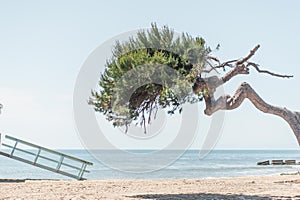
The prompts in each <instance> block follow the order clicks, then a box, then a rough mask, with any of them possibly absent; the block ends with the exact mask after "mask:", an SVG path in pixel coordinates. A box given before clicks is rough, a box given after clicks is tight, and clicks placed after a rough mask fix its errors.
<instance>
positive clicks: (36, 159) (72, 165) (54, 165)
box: [0, 135, 93, 180]
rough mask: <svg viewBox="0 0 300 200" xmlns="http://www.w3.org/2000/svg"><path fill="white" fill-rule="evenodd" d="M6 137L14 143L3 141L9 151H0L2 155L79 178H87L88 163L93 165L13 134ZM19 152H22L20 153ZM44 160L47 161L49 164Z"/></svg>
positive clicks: (89, 163)
mask: <svg viewBox="0 0 300 200" xmlns="http://www.w3.org/2000/svg"><path fill="white" fill-rule="evenodd" d="M0 137H1V136H0ZM5 139H6V140H9V141H10V143H12V144H7V143H2V146H4V147H7V148H8V152H4V151H0V155H3V156H6V157H9V158H12V159H14V160H18V161H21V162H24V163H27V164H30V165H34V166H36V167H39V168H42V169H46V170H49V171H52V172H55V173H58V174H62V175H65V176H68V177H71V178H75V179H77V180H85V178H83V174H84V173H85V172H87V173H88V172H89V171H88V170H86V167H87V166H88V165H93V163H91V162H88V161H85V160H82V159H79V158H75V157H73V156H70V155H67V154H64V153H60V152H58V151H54V150H51V149H48V148H45V147H42V146H39V145H36V144H32V143H30V142H26V141H24V140H20V139H17V138H15V137H12V136H8V135H6V136H5ZM29 149H30V150H29ZM18 153H19V154H20V153H21V154H20V155H19V154H18ZM28 157H30V158H28ZM42 161H47V164H45V162H42Z"/></svg>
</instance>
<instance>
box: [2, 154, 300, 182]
mask: <svg viewBox="0 0 300 200" xmlns="http://www.w3.org/2000/svg"><path fill="white" fill-rule="evenodd" d="M58 151H60V152H63V153H66V154H69V155H72V156H74V157H78V158H81V159H84V160H87V161H90V162H93V163H94V165H93V166H88V168H87V169H88V170H89V171H90V173H85V174H84V177H85V178H87V179H173V178H211V177H238V176H255V175H273V174H280V173H293V172H297V171H300V165H299V166H297V165H294V166H288V165H281V166H273V165H269V166H257V162H259V161H263V160H275V159H280V160H288V159H293V160H297V161H300V150H213V151H211V152H210V153H209V154H208V155H207V156H206V157H204V158H202V159H200V158H199V151H197V150H189V151H186V152H185V153H184V154H183V155H182V156H181V157H180V158H178V159H177V160H176V161H175V162H174V163H172V164H170V165H168V166H165V167H164V168H162V169H159V170H156V171H154V172H147V173H131V172H123V171H120V170H117V169H112V168H110V167H109V166H106V165H105V163H104V164H103V163H102V161H101V160H100V159H99V158H95V157H94V156H93V155H92V154H90V153H89V152H88V151H86V150H58ZM132 152H133V153H151V151H147V150H143V151H141V150H138V151H136V152H135V151H132ZM107 153H110V152H109V151H108V152H107ZM162 153H164V152H162ZM169 153H170V152H165V156H168V154H169ZM127 162H131V161H126V160H122V161H121V162H120V165H129V164H132V163H127ZM152 164H153V165H155V164H157V165H159V161H157V162H153V163H152ZM10 178H18V179H69V178H68V177H65V176H62V175H60V174H56V173H53V172H50V171H47V170H44V169H40V168H37V167H34V166H32V165H28V164H25V163H22V162H19V161H15V160H13V159H10V158H6V157H3V156H0V179H10Z"/></svg>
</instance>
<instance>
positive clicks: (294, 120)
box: [204, 82, 300, 145]
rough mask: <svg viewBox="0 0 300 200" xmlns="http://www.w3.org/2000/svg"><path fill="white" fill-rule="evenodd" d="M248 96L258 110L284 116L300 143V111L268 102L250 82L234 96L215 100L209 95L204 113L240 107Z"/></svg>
mask: <svg viewBox="0 0 300 200" xmlns="http://www.w3.org/2000/svg"><path fill="white" fill-rule="evenodd" d="M246 98H247V99H249V100H250V101H251V102H252V103H253V105H254V106H255V107H256V108H257V109H258V110H260V111H262V112H264V113H268V114H273V115H277V116H279V117H281V118H283V119H284V120H285V121H286V122H287V123H288V124H289V125H290V127H291V128H292V130H293V132H294V134H295V136H296V138H297V141H298V144H299V145H300V113H299V112H292V111H290V110H288V109H286V108H281V107H277V106H272V105H270V104H268V103H266V102H265V101H264V100H263V99H262V98H261V97H260V96H259V95H258V94H257V93H256V92H255V91H254V90H253V88H252V87H251V86H250V85H249V84H248V83H245V82H244V83H242V84H241V85H240V87H239V88H238V89H237V91H236V93H235V94H234V95H233V96H232V97H230V96H229V95H223V96H221V97H219V98H218V99H217V100H214V98H213V97H211V96H208V98H206V99H205V103H206V109H205V111H204V113H205V114H206V115H212V114H213V113H215V112H216V111H218V110H233V109H235V108H237V107H239V106H240V105H241V104H242V103H243V101H244V100H245V99H246Z"/></svg>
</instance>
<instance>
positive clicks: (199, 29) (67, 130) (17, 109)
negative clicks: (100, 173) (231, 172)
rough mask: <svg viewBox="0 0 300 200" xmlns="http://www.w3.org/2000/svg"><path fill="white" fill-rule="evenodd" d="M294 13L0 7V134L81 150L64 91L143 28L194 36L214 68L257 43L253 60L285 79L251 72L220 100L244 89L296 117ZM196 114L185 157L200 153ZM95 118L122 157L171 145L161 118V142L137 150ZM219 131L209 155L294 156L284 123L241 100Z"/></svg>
mask: <svg viewBox="0 0 300 200" xmlns="http://www.w3.org/2000/svg"><path fill="white" fill-rule="evenodd" d="M299 10H300V3H299V2H298V1H277V2H276V1H267V0H266V1H259V0H252V1H233V0H228V1H214V0H212V1H192V0H187V1H177V2H174V1H158V0H153V1H145V2H142V1H136V0H132V1H115V0H111V1H56V0H53V1H32V0H28V1H3V0H0V69H1V72H0V103H2V104H3V105H4V109H3V111H2V114H1V115H0V132H1V133H2V134H8V135H12V136H15V137H19V138H22V139H25V140H28V141H31V142H34V143H37V144H40V145H43V146H46V147H50V148H55V149H71V148H84V147H85V145H84V144H83V143H84V142H83V141H82V138H81V137H80V136H79V135H80V134H79V133H78V131H77V129H76V124H75V121H74V111H73V92H74V87H75V83H76V79H77V76H78V74H79V72H80V69H81V68H82V65H83V63H84V62H85V61H86V59H87V58H88V57H89V55H90V54H91V53H92V52H93V51H94V50H95V49H96V48H97V47H99V46H100V45H101V44H103V43H104V42H106V41H108V40H110V39H111V38H113V37H115V36H117V35H120V34H122V33H125V32H128V31H132V30H136V29H140V28H149V27H150V24H151V22H156V23H157V24H158V26H163V25H168V26H169V27H171V28H173V29H174V30H175V31H176V32H188V33H189V34H191V35H193V36H201V37H203V38H204V39H205V40H206V42H207V44H208V45H209V46H211V47H215V46H217V44H220V46H221V48H220V50H219V51H214V52H213V54H214V55H215V56H218V57H219V58H220V59H221V60H224V61H226V60H229V59H234V58H241V57H243V56H245V55H247V54H248V52H249V50H250V49H251V48H253V47H254V46H255V45H256V44H260V45H261V48H260V50H259V51H258V52H257V54H256V55H255V57H253V61H255V62H257V63H259V64H260V65H261V67H262V68H264V69H268V70H271V71H274V72H280V73H284V74H292V75H294V78H292V79H280V78H276V77H271V76H268V75H264V74H258V73H257V72H255V71H253V70H252V71H251V74H250V75H248V76H239V77H236V78H234V79H233V80H232V81H230V83H228V84H226V86H225V88H224V89H225V92H226V93H229V94H233V93H234V91H235V90H236V89H237V87H238V86H239V84H240V83H241V82H244V81H247V82H248V83H250V84H251V86H252V87H253V88H254V89H255V90H256V91H257V92H258V93H259V94H260V95H261V97H262V98H263V99H264V100H265V101H267V102H269V103H271V104H272V105H279V106H282V107H287V108H289V109H291V110H298V111H299V110H300V107H299V100H300V93H299V92H298V86H299V84H300V67H299V64H298V60H297V58H298V56H299V53H300V45H299V44H300V37H299V35H300V22H299V19H300V13H299ZM99 74H100V72H99ZM95 87H96V86H95ZM91 89H92V88H91ZM199 108H200V111H199V118H200V123H199V126H198V131H199V134H197V135H196V137H195V138H194V140H193V142H192V144H191V148H194V149H198V148H200V147H201V145H202V144H203V140H204V138H205V134H206V133H205V132H207V129H208V126H209V123H210V120H211V119H210V118H209V117H207V116H205V115H204V114H203V108H204V106H203V105H199ZM98 117H99V116H97V118H98ZM100 118H101V116H100ZM100 118H99V119H98V120H99V123H100V125H101V126H102V128H103V127H104V128H103V131H104V132H106V133H112V135H114V136H112V140H114V141H118V143H119V144H118V145H120V146H122V147H124V148H145V147H146V148H160V146H163V145H165V143H168V140H169V139H170V138H172V137H174V135H172V133H173V130H176V129H178V128H179V127H178V126H177V124H178V122H177V121H176V120H180V119H178V118H179V117H176V116H175V117H173V118H172V117H170V120H169V121H168V123H167V124H166V127H165V131H164V133H166V134H167V135H168V134H169V135H170V137H165V138H164V139H161V140H162V141H163V142H161V144H160V145H158V146H157V144H153V143H152V142H153V141H152V142H151V140H149V141H148V143H147V144H146V146H145V143H140V141H135V140H134V139H132V138H131V139H128V140H127V139H126V136H124V134H123V135H120V134H121V133H120V130H116V129H113V128H112V126H111V124H108V123H106V122H105V120H102V121H101V119H100ZM105 123H106V124H105ZM170 127H171V128H170ZM222 130H223V131H222V134H221V136H220V138H219V139H218V140H217V143H216V148H217V149H299V147H298V144H297V142H296V139H295V137H294V135H293V133H292V131H291V129H290V128H289V126H288V124H287V123H286V122H285V121H283V120H282V119H281V118H278V117H276V116H272V115H268V114H264V113H261V112H260V111H257V110H256V109H255V108H254V106H253V105H252V104H251V103H249V102H248V101H246V102H244V103H243V105H242V106H241V107H240V108H238V109H236V110H234V111H230V112H226V116H225V120H224V126H223V129H222ZM175 132H176V131H175ZM162 134H163V133H162ZM107 137H110V136H107ZM118 138H119V139H118ZM120 138H123V139H120ZM158 139H159V138H158ZM144 142H145V141H144ZM146 142H147V141H146Z"/></svg>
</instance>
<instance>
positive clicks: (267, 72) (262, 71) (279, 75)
mask: <svg viewBox="0 0 300 200" xmlns="http://www.w3.org/2000/svg"><path fill="white" fill-rule="evenodd" d="M248 66H252V67H254V68H255V69H256V71H258V72H259V73H265V74H270V75H272V76H277V77H280V78H292V77H294V76H293V75H281V74H276V73H273V72H270V71H267V70H261V69H259V67H258V66H259V65H258V64H256V63H252V62H248V64H247V67H248Z"/></svg>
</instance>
